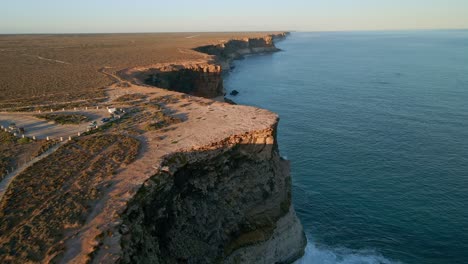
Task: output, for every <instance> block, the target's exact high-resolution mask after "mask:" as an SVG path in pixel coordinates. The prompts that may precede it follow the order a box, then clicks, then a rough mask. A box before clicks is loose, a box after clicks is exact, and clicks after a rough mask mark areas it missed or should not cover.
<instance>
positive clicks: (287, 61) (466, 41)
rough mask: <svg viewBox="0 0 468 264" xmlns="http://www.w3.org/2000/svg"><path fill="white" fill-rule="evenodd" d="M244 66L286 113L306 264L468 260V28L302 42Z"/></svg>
mask: <svg viewBox="0 0 468 264" xmlns="http://www.w3.org/2000/svg"><path fill="white" fill-rule="evenodd" d="M277 46H278V47H279V48H281V49H282V50H283V51H282V52H278V53H274V54H266V55H255V56H250V57H247V58H246V59H245V60H241V61H237V62H236V63H235V66H236V67H235V68H234V70H233V71H232V73H231V74H229V75H228V76H227V77H226V79H225V86H226V90H227V91H228V92H229V91H231V90H233V89H236V90H237V91H239V95H237V96H229V98H231V99H233V100H234V101H236V102H237V103H239V104H245V105H253V106H258V107H262V108H266V109H269V110H271V111H274V112H276V113H278V114H279V116H280V119H281V121H280V126H279V134H278V140H279V145H280V151H281V155H283V156H287V158H288V159H289V160H290V161H291V170H292V171H291V173H292V177H293V203H294V206H295V208H296V211H297V213H298V215H299V218H300V219H301V222H302V224H303V226H304V228H305V231H306V234H307V237H308V240H309V244H308V247H307V251H306V256H305V257H304V258H303V259H302V260H301V261H300V262H299V263H330V264H332V263H333V264H334V263H343V264H344V263H346V264H347V263H355V264H357V263H418V264H419V263H423V264H425V263H437V264H445V263H447V264H458V263H460V264H466V263H468V31H462V30H458V31H456V30H452V31H404V32H390V31H388V32H328V33H327V32H317V33H292V34H291V35H290V36H289V37H288V38H287V39H286V40H284V41H281V42H278V43H277Z"/></svg>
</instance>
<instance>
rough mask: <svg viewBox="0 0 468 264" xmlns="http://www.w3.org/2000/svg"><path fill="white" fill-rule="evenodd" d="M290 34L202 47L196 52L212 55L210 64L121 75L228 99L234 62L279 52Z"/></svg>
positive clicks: (195, 63)
mask: <svg viewBox="0 0 468 264" xmlns="http://www.w3.org/2000/svg"><path fill="white" fill-rule="evenodd" d="M287 34H288V33H280V34H272V35H266V36H264V37H259V38H243V39H233V40H229V41H226V42H222V43H218V44H212V45H206V46H201V47H198V48H195V49H194V50H195V51H198V52H202V53H204V54H208V55H210V61H208V62H198V61H193V62H184V63H180V64H177V63H171V64H155V65H149V66H145V67H141V66H140V67H134V68H128V69H124V70H121V71H119V72H118V75H119V76H120V77H122V78H124V79H126V80H129V81H131V82H133V83H136V84H146V85H151V86H156V87H159V88H164V89H169V90H171V91H177V92H182V93H186V94H190V95H195V96H201V97H206V98H215V97H218V96H223V95H224V89H223V80H222V72H223V71H227V70H229V69H230V67H231V63H232V61H233V60H236V59H241V58H243V56H245V55H248V54H258V53H266V52H276V51H279V49H278V48H277V47H276V46H275V43H274V42H275V41H276V40H279V39H283V38H285V37H286V36H287Z"/></svg>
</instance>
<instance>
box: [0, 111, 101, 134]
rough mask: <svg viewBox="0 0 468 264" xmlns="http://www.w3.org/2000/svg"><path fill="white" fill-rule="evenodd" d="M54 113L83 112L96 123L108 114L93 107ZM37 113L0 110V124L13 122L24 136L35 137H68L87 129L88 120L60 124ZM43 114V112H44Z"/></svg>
mask: <svg viewBox="0 0 468 264" xmlns="http://www.w3.org/2000/svg"><path fill="white" fill-rule="evenodd" d="M54 113H64V114H83V115H86V116H87V117H88V119H89V121H90V122H93V121H96V123H97V124H98V125H100V124H102V122H101V119H102V118H106V117H107V118H108V117H109V116H110V114H109V112H108V111H107V109H93V110H86V111H58V112H54ZM37 114H38V113H29V112H11V113H10V112H1V113H0V125H2V126H3V127H8V126H9V125H10V124H11V123H15V124H16V127H18V128H20V127H21V128H24V131H25V133H24V135H25V136H26V137H36V138H37V139H43V138H47V137H49V138H51V139H59V138H60V137H63V138H64V139H65V138H68V137H73V136H77V135H78V133H83V132H86V131H87V130H88V124H89V122H85V123H82V124H77V125H60V124H56V123H54V122H51V121H46V120H44V119H40V118H37V117H35V115H37ZM44 114H45V113H44Z"/></svg>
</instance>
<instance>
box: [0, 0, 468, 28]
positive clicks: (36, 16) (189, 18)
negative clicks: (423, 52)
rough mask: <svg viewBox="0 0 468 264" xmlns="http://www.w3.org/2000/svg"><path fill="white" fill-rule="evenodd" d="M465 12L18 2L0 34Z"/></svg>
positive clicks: (322, 22)
mask: <svg viewBox="0 0 468 264" xmlns="http://www.w3.org/2000/svg"><path fill="white" fill-rule="evenodd" d="M467 11H468V1H462V0H446V1H441V0H427V1H422V0H414V1H411V3H408V2H407V1H403V0H395V1H392V2H390V3H389V2H388V1H384V0H357V1H353V2H350V1H346V0H335V1H323V0H320V1H306V0H291V1H289V2H287V3H286V2H284V1H275V0H272V1H265V0H260V1H255V2H252V1H247V0H239V1H236V2H221V3H220V2H218V1H214V0H206V1H203V2H202V3H201V2H193V1H189V0H181V1H177V2H161V1H150V0H140V1H138V2H136V3H135V2H132V3H128V2H127V1H124V0H115V1H110V0H103V1H99V2H98V1H92V0H83V1H80V2H65V1H58V0H44V1H33V0H23V1H16V2H7V3H4V6H3V7H2V11H0V34H41V33H43V34H54V33H59V34H67V33H150V32H151V33H159V32H161V33H163V32H245V31H309V32H313V31H381V30H432V29H435V30H438V29H468V16H467V15H466V14H467Z"/></svg>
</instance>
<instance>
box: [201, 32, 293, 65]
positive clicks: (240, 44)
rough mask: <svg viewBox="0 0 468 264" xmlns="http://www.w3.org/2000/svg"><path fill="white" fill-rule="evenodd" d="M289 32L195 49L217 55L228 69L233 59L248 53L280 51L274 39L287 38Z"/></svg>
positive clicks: (220, 62) (219, 60)
mask: <svg viewBox="0 0 468 264" xmlns="http://www.w3.org/2000/svg"><path fill="white" fill-rule="evenodd" d="M287 34H288V33H280V34H273V35H268V36H265V37H262V38H245V39H234V40H229V41H227V42H225V43H220V44H217V45H206V46H202V47H198V48H195V49H194V50H196V51H199V52H203V53H206V54H209V55H213V56H215V58H216V62H217V63H219V64H220V65H221V66H222V68H223V69H225V70H228V69H229V68H230V67H229V65H230V64H231V62H232V61H233V60H236V59H241V58H242V57H243V56H245V55H247V54H255V53H265V52H275V51H279V49H278V48H277V47H276V46H275V43H274V41H276V40H279V39H283V38H285V37H286V36H287Z"/></svg>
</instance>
